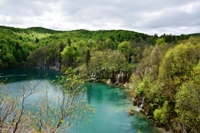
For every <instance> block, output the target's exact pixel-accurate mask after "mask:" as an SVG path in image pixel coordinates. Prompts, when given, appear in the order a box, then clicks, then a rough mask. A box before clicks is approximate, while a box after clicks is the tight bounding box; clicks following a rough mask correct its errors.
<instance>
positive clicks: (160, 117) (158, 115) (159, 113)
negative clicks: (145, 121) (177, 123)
mask: <svg viewBox="0 0 200 133" xmlns="http://www.w3.org/2000/svg"><path fill="white" fill-rule="evenodd" d="M168 106H169V105H168V101H165V102H164V104H163V106H162V107H161V108H158V109H156V110H155V111H154V112H153V115H154V118H155V119H156V120H157V121H158V123H160V124H166V123H167V122H168V117H169V115H168V112H169V107H168Z"/></svg>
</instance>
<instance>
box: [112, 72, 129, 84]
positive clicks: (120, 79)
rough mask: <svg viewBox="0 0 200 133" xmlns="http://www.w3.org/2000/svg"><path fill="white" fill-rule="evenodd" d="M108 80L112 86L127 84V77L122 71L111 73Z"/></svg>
mask: <svg viewBox="0 0 200 133" xmlns="http://www.w3.org/2000/svg"><path fill="white" fill-rule="evenodd" d="M109 79H110V80H111V83H112V84H117V85H123V84H125V83H127V82H128V80H129V75H128V73H125V72H123V71H118V72H112V73H111V75H110V76H109Z"/></svg>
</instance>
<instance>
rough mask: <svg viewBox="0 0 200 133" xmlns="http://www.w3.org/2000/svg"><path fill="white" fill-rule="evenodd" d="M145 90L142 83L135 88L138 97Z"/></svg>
mask: <svg viewBox="0 0 200 133" xmlns="http://www.w3.org/2000/svg"><path fill="white" fill-rule="evenodd" d="M144 90H145V84H144V83H143V82H141V83H139V84H138V86H137V94H138V95H140V94H142V93H143V92H144Z"/></svg>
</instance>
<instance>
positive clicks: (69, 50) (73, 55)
mask: <svg viewBox="0 0 200 133" xmlns="http://www.w3.org/2000/svg"><path fill="white" fill-rule="evenodd" d="M61 55H62V60H63V63H64V64H65V65H66V66H67V67H73V66H74V65H75V61H76V59H77V58H78V57H79V55H80V51H79V46H78V45H76V44H72V45H71V46H66V47H65V48H64V50H63V51H62V52H61Z"/></svg>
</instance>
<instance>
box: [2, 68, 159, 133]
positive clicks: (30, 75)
mask: <svg viewBox="0 0 200 133" xmlns="http://www.w3.org/2000/svg"><path fill="white" fill-rule="evenodd" d="M0 73H1V77H0V79H2V80H3V79H5V78H7V79H6V81H5V84H6V86H9V88H10V89H11V90H12V92H15V93H20V91H19V90H18V88H20V87H21V86H22V85H27V81H29V83H36V82H38V81H39V82H40V87H39V88H38V89H41V88H43V87H41V86H45V85H46V84H48V86H49V88H50V93H49V95H51V97H53V96H55V95H56V94H57V93H56V90H54V89H53V88H54V87H53V84H51V80H53V79H55V77H56V76H57V75H60V73H59V72H58V71H54V70H37V69H12V70H4V71H0ZM47 73H48V74H47ZM87 88H88V90H87V92H86V94H85V96H86V98H87V101H88V103H89V105H90V106H91V107H93V108H94V109H95V110H96V112H95V114H93V115H92V118H91V120H92V121H91V123H89V124H88V125H79V126H77V127H74V128H70V129H69V130H68V133H76V132H79V133H137V132H138V129H139V128H140V130H141V131H142V132H143V133H155V132H156V131H155V130H154V129H153V126H152V124H150V122H149V121H148V120H147V119H146V118H145V117H143V116H141V115H139V114H136V115H134V116H129V115H128V114H127V110H128V107H129V106H131V102H130V101H129V100H128V99H126V98H125V96H124V94H123V90H122V89H121V88H118V87H110V86H108V85H105V84H101V83H94V82H93V83H89V84H88V85H87ZM42 95H44V94H43V93H37V94H36V95H35V96H32V97H30V100H31V101H37V100H38V97H39V96H42Z"/></svg>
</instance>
